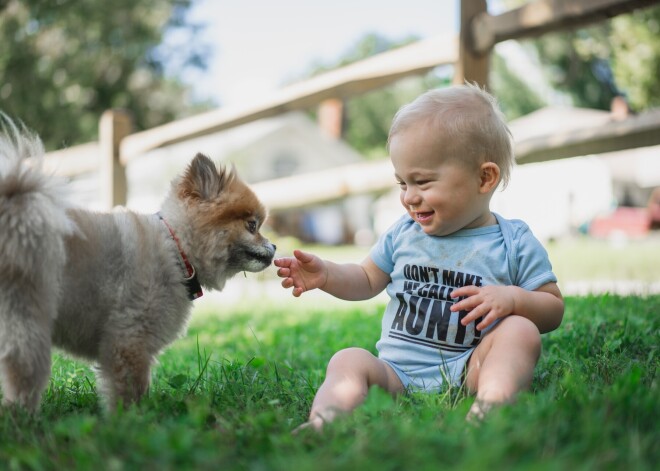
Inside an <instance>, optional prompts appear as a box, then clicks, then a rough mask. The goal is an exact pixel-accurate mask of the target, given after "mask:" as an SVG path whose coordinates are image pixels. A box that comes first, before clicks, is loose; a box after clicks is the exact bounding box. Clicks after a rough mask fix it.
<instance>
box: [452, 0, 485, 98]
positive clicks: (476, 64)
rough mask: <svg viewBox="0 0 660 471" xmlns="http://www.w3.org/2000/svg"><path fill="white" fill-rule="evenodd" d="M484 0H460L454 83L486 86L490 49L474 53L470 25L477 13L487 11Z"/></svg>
mask: <svg viewBox="0 0 660 471" xmlns="http://www.w3.org/2000/svg"><path fill="white" fill-rule="evenodd" d="M487 10H488V9H487V5H486V0H461V33H460V37H459V46H458V62H456V70H455V72H454V83H455V84H463V83H465V81H466V80H467V81H468V82H477V83H478V84H479V85H481V86H482V87H486V88H488V61H489V58H490V50H489V51H487V52H485V53H483V54H477V53H475V52H474V51H475V48H474V45H473V44H472V34H471V28H470V25H471V23H472V21H473V19H474V18H476V17H477V15H480V14H484V13H486V12H487Z"/></svg>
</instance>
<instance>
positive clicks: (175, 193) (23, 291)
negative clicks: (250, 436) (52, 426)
mask: <svg viewBox="0 0 660 471" xmlns="http://www.w3.org/2000/svg"><path fill="white" fill-rule="evenodd" d="M0 118H2V122H3V123H2V124H3V125H2V128H3V132H2V135H0V379H1V380H2V390H3V403H4V404H18V405H20V406H23V407H26V408H28V409H30V410H35V409H36V408H37V407H38V405H39V402H40V398H41V394H42V391H43V389H44V388H45V386H46V384H47V382H48V378H49V375H50V361H51V360H50V355H51V346H56V347H59V348H62V349H64V350H66V351H68V352H70V353H71V354H73V355H75V356H77V357H80V358H84V359H87V360H89V361H92V362H95V363H96V364H97V367H98V368H97V369H98V379H99V389H100V391H101V392H102V393H103V395H104V396H105V397H106V399H107V403H108V405H109V407H110V408H113V407H115V406H116V404H117V403H118V402H119V401H121V402H123V403H124V404H129V403H133V402H135V401H137V400H139V399H140V397H141V396H142V395H143V394H145V392H146V391H147V390H148V387H149V379H150V369H151V367H152V365H153V363H154V361H155V359H156V357H157V355H158V354H159V353H160V352H161V351H162V350H163V348H165V347H166V346H167V345H168V344H170V343H171V342H172V341H173V340H175V339H176V338H177V337H178V336H180V335H181V334H182V333H183V332H184V331H185V327H186V324H187V320H188V317H189V313H190V308H191V301H190V299H189V298H188V291H187V288H186V286H185V285H184V283H183V281H184V278H185V274H184V272H183V267H182V265H181V263H182V262H181V258H180V254H179V250H178V248H177V245H176V242H175V241H174V239H173V237H172V236H171V234H170V232H169V230H168V228H167V226H166V224H165V223H164V222H163V221H162V220H160V219H159V217H158V216H157V215H145V214H138V213H135V212H132V211H128V210H119V211H113V212H108V213H98V212H91V211H86V210H83V209H74V208H73V207H71V206H70V205H68V204H67V203H66V202H65V199H63V198H62V193H63V191H64V189H65V185H64V184H63V183H62V182H60V181H58V180H57V179H56V178H54V177H51V176H47V175H45V174H44V173H43V172H42V171H41V170H40V166H39V161H40V160H41V156H42V153H43V149H42V146H41V143H40V141H39V139H38V137H36V136H34V135H31V134H29V133H27V132H26V131H25V130H23V129H18V127H17V126H15V125H14V124H13V123H12V122H11V121H10V120H8V118H6V117H4V116H0ZM28 157H31V159H29V160H30V161H31V163H30V164H28V160H27V158H28ZM160 214H161V215H162V217H163V219H164V220H165V221H166V222H167V224H169V226H170V227H171V228H172V229H173V231H174V233H175V235H176V237H177V238H178V239H179V241H180V244H181V248H182V250H183V252H184V253H185V255H186V256H187V258H188V259H189V261H190V263H191V264H192V266H193V267H194V269H195V271H196V274H197V278H198V280H199V282H200V284H201V285H202V286H203V287H205V288H211V289H218V290H220V289H222V288H223V287H224V285H225V282H226V281H227V280H228V279H229V278H231V277H232V276H234V275H235V274H237V273H239V272H242V271H252V272H256V271H260V270H263V269H264V268H266V267H267V266H268V265H270V263H271V261H272V258H273V255H274V252H275V247H274V245H273V244H271V243H270V242H269V241H268V240H267V239H265V238H264V237H263V236H262V235H261V234H260V233H259V228H260V227H261V224H262V223H263V222H264V219H265V217H266V211H265V209H264V207H263V205H262V204H261V203H260V202H259V200H258V199H257V197H256V196H255V195H254V193H253V192H252V191H251V190H250V189H249V187H248V186H247V185H246V184H245V183H243V182H242V181H241V180H240V179H239V178H238V176H237V175H236V174H235V172H233V171H229V170H227V169H225V168H222V167H220V168H217V167H216V166H215V165H214V163H213V162H212V161H211V160H210V159H208V158H207V157H205V156H203V155H201V154H198V155H197V156H196V157H195V158H194V159H193V160H192V162H191V163H190V165H189V167H188V168H187V169H186V171H185V172H184V173H183V174H182V175H181V176H180V177H178V178H177V179H175V180H174V181H173V182H172V186H171V190H170V192H169V194H168V195H167V197H166V198H165V200H164V202H163V205H162V208H161V211H160Z"/></svg>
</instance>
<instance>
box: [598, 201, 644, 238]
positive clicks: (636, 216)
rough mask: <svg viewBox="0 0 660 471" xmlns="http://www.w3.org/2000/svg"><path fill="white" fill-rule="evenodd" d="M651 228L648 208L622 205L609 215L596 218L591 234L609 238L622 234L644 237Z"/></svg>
mask: <svg viewBox="0 0 660 471" xmlns="http://www.w3.org/2000/svg"><path fill="white" fill-rule="evenodd" d="M650 229H651V218H650V216H649V210H648V209H647V208H629V207H620V208H617V209H616V210H614V212H613V213H611V214H609V215H607V216H601V217H597V218H595V219H594V220H593V221H592V222H591V225H590V226H589V235H591V236H593V237H601V238H607V237H610V236H612V235H618V234H622V235H625V236H627V237H631V238H635V237H644V236H646V235H648V233H649V230H650Z"/></svg>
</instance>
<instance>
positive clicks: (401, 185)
mask: <svg viewBox="0 0 660 471" xmlns="http://www.w3.org/2000/svg"><path fill="white" fill-rule="evenodd" d="M396 184H397V185H399V186H400V187H401V188H405V187H406V184H405V182H402V181H400V180H397V181H396Z"/></svg>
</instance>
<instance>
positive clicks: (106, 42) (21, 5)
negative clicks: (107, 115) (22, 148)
mask: <svg viewBox="0 0 660 471" xmlns="http://www.w3.org/2000/svg"><path fill="white" fill-rule="evenodd" d="M191 1H192V0H113V1H112V2H103V1H98V0H51V1H43V0H20V1H19V0H9V1H8V2H2V3H0V43H2V44H3V46H2V47H0V109H2V110H3V111H4V112H5V113H8V114H9V115H11V116H12V117H14V118H17V119H20V120H22V121H24V122H25V123H26V124H27V125H28V126H29V127H31V128H33V129H36V130H38V132H39V134H40V135H41V136H42V139H43V140H44V142H45V144H46V147H47V148H49V149H54V148H60V147H63V146H69V145H73V144H77V143H82V142H87V141H90V140H94V139H95V138H96V136H97V133H98V121H99V117H100V115H101V113H102V112H103V111H105V110H107V109H109V108H124V109H128V110H129V111H130V112H131V113H132V114H133V117H134V120H135V125H136V127H137V128H138V129H144V128H148V127H152V126H155V125H158V124H162V123H163V122H166V121H170V120H172V119H174V118H176V117H179V116H182V115H184V114H187V113H189V112H190V111H191V105H190V104H189V103H188V101H189V100H188V98H187V91H186V89H185V87H184V86H182V85H181V84H180V83H179V82H178V81H177V80H175V79H170V78H168V77H166V73H165V64H167V63H168V62H171V61H172V60H174V59H176V60H177V61H178V62H177V65H178V67H179V71H180V70H182V69H183V68H185V67H195V68H200V67H201V68H204V67H205V62H204V52H205V51H204V45H203V44H201V43H199V42H197V41H196V40H195V38H196V36H197V33H198V32H199V28H200V27H199V26H197V25H192V24H188V23H187V20H186V11H187V10H188V9H189V7H190V5H191ZM172 30H177V33H179V36H180V37H182V38H183V39H182V40H181V41H179V42H178V44H176V48H167V47H163V46H162V41H163V38H164V35H165V33H166V32H168V31H172Z"/></svg>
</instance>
